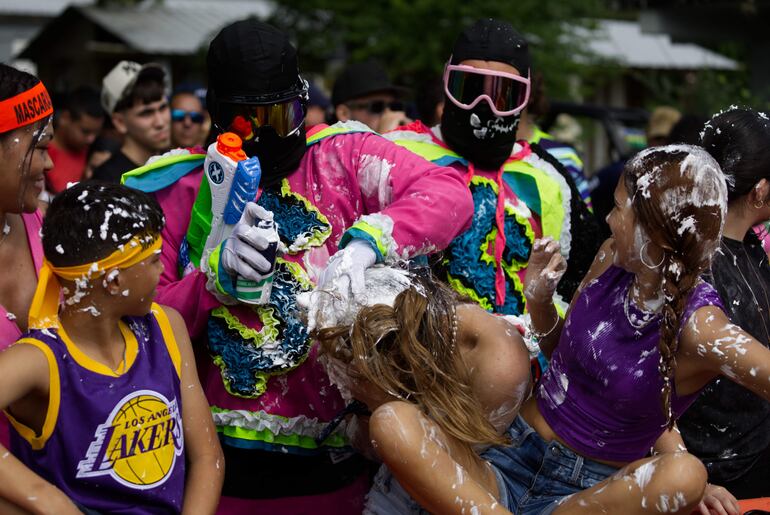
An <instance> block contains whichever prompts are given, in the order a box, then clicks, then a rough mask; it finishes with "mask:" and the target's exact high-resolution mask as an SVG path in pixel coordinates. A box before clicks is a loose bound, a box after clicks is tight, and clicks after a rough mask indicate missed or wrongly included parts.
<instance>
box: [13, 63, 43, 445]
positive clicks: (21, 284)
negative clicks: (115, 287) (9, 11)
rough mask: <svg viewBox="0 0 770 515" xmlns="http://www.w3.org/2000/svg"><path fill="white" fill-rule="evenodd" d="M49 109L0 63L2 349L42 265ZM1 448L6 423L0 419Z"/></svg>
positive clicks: (36, 87) (35, 85)
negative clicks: (41, 202)
mask: <svg viewBox="0 0 770 515" xmlns="http://www.w3.org/2000/svg"><path fill="white" fill-rule="evenodd" d="M52 118H53V105H52V104H51V101H50V97H49V96H48V93H47V91H46V89H45V86H44V85H43V83H42V82H40V80H39V79H38V78H37V77H35V76H33V75H30V74H29V73H26V72H23V71H20V70H17V69H16V68H12V67H10V66H7V65H5V64H0V154H1V157H2V159H0V263H3V272H2V273H0V350H2V349H5V348H6V347H8V346H9V345H11V344H12V343H13V342H14V341H15V340H16V339H17V338H18V337H19V336H21V334H22V332H23V331H25V330H26V329H27V312H28V311H29V306H30V304H31V303H32V296H33V294H34V293H35V285H36V284H37V276H38V270H39V269H40V267H41V266H42V265H43V248H42V245H41V243H40V228H41V227H42V223H43V218H42V216H41V214H40V211H39V210H38V197H39V195H40V193H41V192H42V191H43V189H44V186H45V172H47V171H48V170H50V169H51V167H52V166H53V163H52V162H51V158H50V157H49V156H48V147H49V145H50V143H51V140H52V139H53V126H52V123H51V119H52ZM0 443H2V444H3V445H7V444H8V421H7V420H6V419H5V417H4V416H3V415H0Z"/></svg>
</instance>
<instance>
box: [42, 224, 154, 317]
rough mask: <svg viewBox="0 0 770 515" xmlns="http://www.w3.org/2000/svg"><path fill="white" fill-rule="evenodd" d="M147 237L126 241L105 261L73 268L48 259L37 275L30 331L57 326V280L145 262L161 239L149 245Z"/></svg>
mask: <svg viewBox="0 0 770 515" xmlns="http://www.w3.org/2000/svg"><path fill="white" fill-rule="evenodd" d="M149 237H150V236H134V237H133V238H132V239H131V240H130V241H129V242H127V243H125V244H124V245H121V246H120V247H119V248H118V250H116V251H115V252H113V253H112V254H110V255H109V256H107V257H106V258H104V259H100V260H99V261H96V262H93V263H86V264H83V265H75V266H62V267H57V266H53V265H52V264H51V263H50V262H49V261H48V260H47V259H44V260H43V266H42V268H41V269H40V272H39V274H38V283H37V289H36V290H35V296H34V298H33V299H32V306H30V308H29V324H28V325H29V328H30V329H43V328H46V327H54V326H56V325H58V322H57V316H58V313H59V295H60V292H61V285H60V284H59V279H58V278H59V277H61V278H62V279H66V280H69V281H75V280H77V279H93V278H95V277H99V276H101V275H102V274H104V273H105V272H106V271H107V270H110V269H113V268H119V269H123V268H129V267H132V266H134V265H135V264H137V263H139V262H141V261H144V260H145V259H147V258H148V257H150V256H151V255H153V254H155V253H156V252H160V248H161V246H162V245H163V238H161V237H160V236H158V237H156V238H155V239H154V241H152V242H151V244H150V245H147V243H148V242H147V241H146V239H147V238H149Z"/></svg>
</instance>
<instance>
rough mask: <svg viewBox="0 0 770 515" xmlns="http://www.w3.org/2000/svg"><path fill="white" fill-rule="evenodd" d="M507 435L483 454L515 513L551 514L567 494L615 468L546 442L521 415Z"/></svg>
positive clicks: (560, 445) (612, 472)
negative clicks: (500, 480)
mask: <svg viewBox="0 0 770 515" xmlns="http://www.w3.org/2000/svg"><path fill="white" fill-rule="evenodd" d="M508 436H509V437H510V438H511V445H509V446H505V447H503V446H495V447H491V448H489V449H488V450H487V451H486V452H484V454H482V458H484V459H485V460H487V461H488V462H490V463H491V464H492V465H493V466H494V468H495V469H497V470H498V471H499V472H500V473H502V476H503V480H504V481H505V487H506V488H505V489H506V490H507V493H508V501H507V502H504V504H507V505H508V509H509V510H511V511H512V512H513V513H515V514H517V515H550V514H551V513H553V511H554V510H555V509H556V508H557V506H558V505H559V504H560V501H562V500H563V499H565V498H566V497H568V496H570V495H572V494H574V493H576V492H580V491H582V490H585V489H586V488H591V487H592V486H594V485H595V484H597V483H600V482H601V481H603V480H605V479H607V478H608V477H609V476H611V475H612V474H614V473H615V472H617V470H618V469H617V468H615V467H611V466H609V465H605V464H603V463H599V462H596V461H593V460H590V459H587V458H584V457H583V456H580V455H579V454H576V453H575V452H574V451H572V450H570V449H568V448H566V447H565V446H563V445H562V444H560V443H559V442H555V441H554V442H546V441H545V440H543V439H542V438H541V437H540V435H539V434H537V431H535V430H534V429H533V428H531V427H530V426H529V424H527V423H526V422H525V421H524V419H523V418H521V417H520V416H519V417H516V420H514V421H513V423H512V424H511V427H509V428H508ZM501 491H502V489H501Z"/></svg>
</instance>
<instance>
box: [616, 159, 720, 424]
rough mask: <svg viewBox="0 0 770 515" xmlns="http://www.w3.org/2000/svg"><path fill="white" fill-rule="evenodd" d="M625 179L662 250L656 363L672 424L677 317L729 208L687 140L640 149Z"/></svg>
mask: <svg viewBox="0 0 770 515" xmlns="http://www.w3.org/2000/svg"><path fill="white" fill-rule="evenodd" d="M624 181H625V187H626V190H627V192H628V196H629V198H630V199H631V205H632V209H633V211H634V216H635V218H636V221H637V223H638V224H639V225H640V226H641V228H642V229H644V231H645V232H646V234H647V235H648V236H649V238H650V240H651V241H652V243H654V244H655V245H657V246H658V247H660V248H661V249H663V252H664V257H663V261H662V263H661V266H662V269H661V275H662V283H661V289H662V291H663V297H664V301H663V308H662V319H661V324H660V342H659V343H658V349H659V351H660V363H659V367H658V368H659V371H660V376H661V379H662V380H663V389H662V393H661V402H662V407H663V413H664V415H665V417H666V425H667V426H668V427H669V428H671V427H673V424H674V419H673V417H672V410H671V392H672V385H673V381H674V373H675V371H676V352H677V349H678V347H679V333H680V331H681V324H682V322H683V321H682V320H681V317H682V314H683V313H684V310H685V306H686V303H687V300H688V298H689V295H690V292H691V291H692V289H693V287H694V286H695V285H696V283H697V281H698V278H699V277H700V275H701V273H702V272H703V271H704V270H706V269H707V268H708V267H709V266H710V264H711V258H712V256H713V255H714V252H715V251H716V250H717V249H718V248H719V240H720V238H721V235H722V227H723V225H724V219H725V215H726V214H727V186H726V185H725V180H724V176H723V175H722V172H721V170H720V168H719V164H717V162H716V161H715V160H714V158H713V157H711V156H710V155H709V154H708V153H707V152H706V151H705V150H704V149H702V148H700V147H695V146H691V145H668V146H665V147H653V148H650V149H647V150H645V151H642V152H640V153H639V154H637V155H636V156H635V157H634V158H633V159H631V160H630V161H629V162H628V163H627V164H626V168H625V171H624Z"/></svg>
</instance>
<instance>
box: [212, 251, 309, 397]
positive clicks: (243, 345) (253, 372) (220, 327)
mask: <svg viewBox="0 0 770 515" xmlns="http://www.w3.org/2000/svg"><path fill="white" fill-rule="evenodd" d="M303 291H306V290H305V289H304V288H303V287H302V286H301V285H300V284H299V282H297V281H296V280H295V279H294V276H293V275H292V274H291V272H290V271H289V269H288V267H287V266H286V265H285V264H283V263H278V264H277V265H276V269H275V275H274V276H273V291H272V294H271V296H270V304H269V305H270V306H272V307H273V308H275V313H274V316H275V317H276V318H277V319H278V321H279V326H278V328H279V341H278V345H277V348H276V347H273V348H271V349H270V351H269V353H268V352H265V350H264V349H263V348H261V347H256V346H255V345H254V344H253V343H252V342H248V341H244V340H243V338H241V335H240V334H239V333H238V332H237V331H235V330H232V329H230V328H229V327H228V326H227V322H226V321H225V320H223V319H222V318H219V317H214V316H210V317H209V321H208V339H209V352H210V353H211V355H212V356H214V357H216V356H219V357H221V358H222V361H223V362H224V363H223V365H222V375H223V377H224V379H225V380H226V381H227V382H228V383H229V385H230V390H231V391H232V392H233V393H234V394H236V395H239V396H242V397H258V396H259V395H261V394H262V393H264V381H265V380H266V379H267V376H270V375H276V374H280V373H285V372H288V371H289V370H291V369H293V368H294V367H296V366H297V365H299V364H300V363H301V362H302V361H303V360H304V359H305V358H306V357H307V354H308V351H309V350H310V340H309V338H308V333H307V328H306V327H305V324H304V323H303V322H302V320H301V319H300V318H299V310H298V308H297V303H296V298H297V294H298V293H301V292H303Z"/></svg>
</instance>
